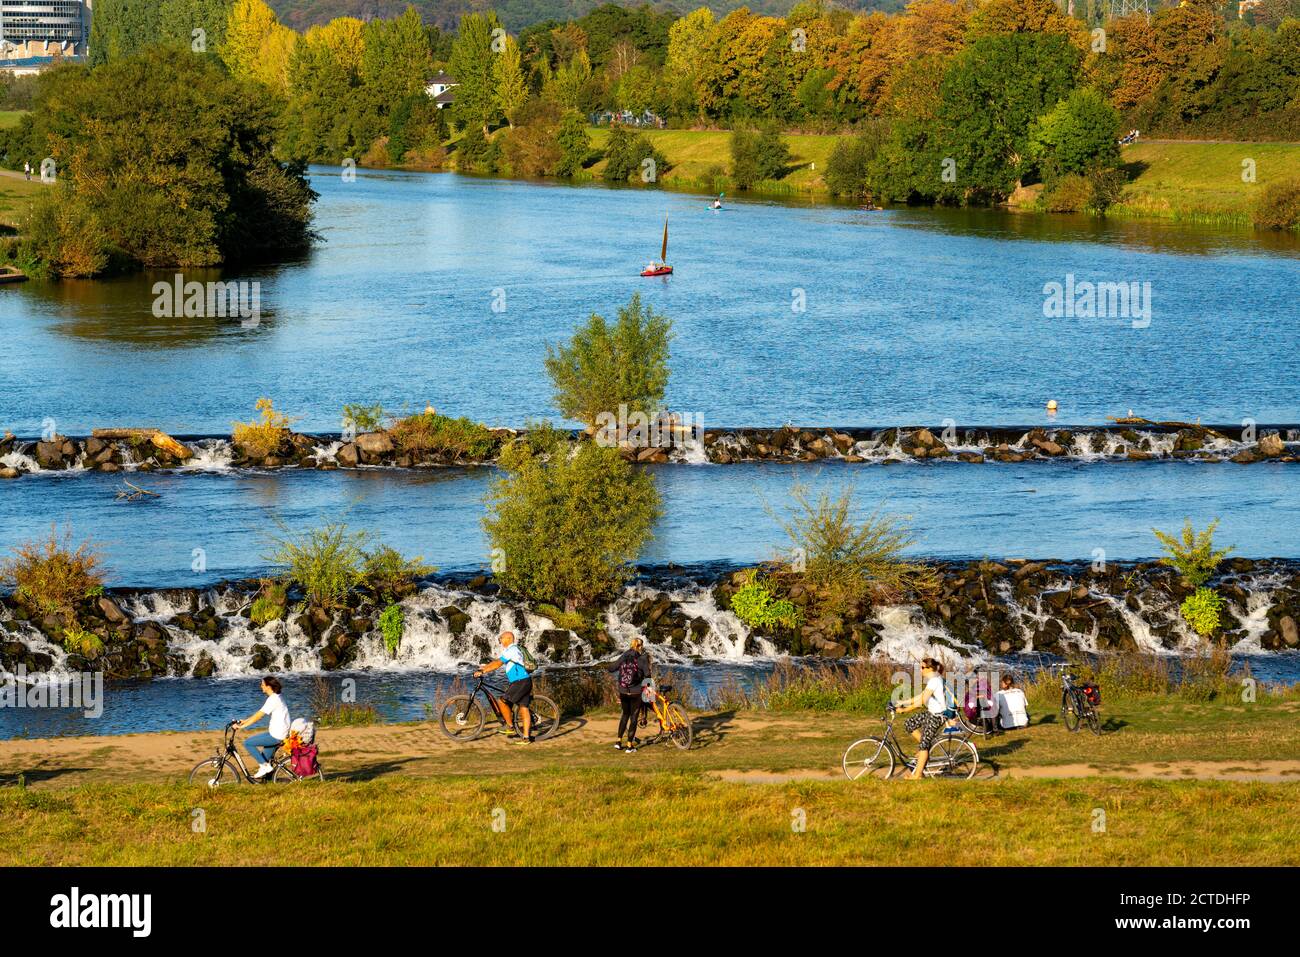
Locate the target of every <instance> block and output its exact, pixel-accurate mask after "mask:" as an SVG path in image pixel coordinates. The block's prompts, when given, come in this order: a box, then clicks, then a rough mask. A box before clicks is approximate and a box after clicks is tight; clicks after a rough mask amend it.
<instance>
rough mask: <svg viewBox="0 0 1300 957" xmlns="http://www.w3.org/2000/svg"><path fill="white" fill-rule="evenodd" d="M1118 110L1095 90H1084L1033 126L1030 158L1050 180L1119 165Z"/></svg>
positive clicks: (1030, 140)
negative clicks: (1031, 157)
mask: <svg viewBox="0 0 1300 957" xmlns="http://www.w3.org/2000/svg"><path fill="white" fill-rule="evenodd" d="M1119 125H1120V118H1119V113H1118V111H1116V109H1115V108H1114V107H1113V106H1111V105H1110V104H1109V103H1107V102H1106V99H1105V97H1103V96H1102V95H1101V94H1100V93H1098V92H1097V91H1096V90H1093V89H1090V88H1087V87H1081V88H1079V89H1077V90H1074V91H1073V92H1072V93H1070V95H1069V96H1067V97H1066V98H1065V99H1063V100H1061V101H1060V102H1059V103H1057V104H1056V106H1054V107H1053V108H1052V109H1051V110H1050V111H1049V112H1047V113H1046V114H1044V115H1043V116H1042V117H1040V118H1039V120H1038V121H1037V122H1036V123H1035V124H1034V125H1033V127H1032V129H1031V130H1030V134H1029V145H1030V155H1031V156H1033V158H1034V159H1035V160H1036V161H1037V162H1038V164H1039V168H1040V170H1041V171H1042V173H1043V176H1044V178H1045V179H1047V180H1049V181H1050V180H1052V179H1055V178H1056V177H1058V176H1063V175H1065V174H1068V173H1080V174H1082V173H1087V172H1090V171H1092V170H1097V169H1113V168H1114V167H1116V166H1118V165H1119V145H1118V137H1119Z"/></svg>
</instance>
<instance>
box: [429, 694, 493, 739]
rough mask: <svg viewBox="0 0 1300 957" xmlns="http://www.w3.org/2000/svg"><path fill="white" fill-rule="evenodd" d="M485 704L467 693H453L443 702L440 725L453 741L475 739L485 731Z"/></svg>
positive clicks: (439, 719) (439, 717) (439, 716)
mask: <svg viewBox="0 0 1300 957" xmlns="http://www.w3.org/2000/svg"><path fill="white" fill-rule="evenodd" d="M485 720H486V719H485V718H484V716H483V706H482V705H481V704H479V703H478V702H477V701H475V700H474V699H473V698H472V697H470V696H469V695H467V694H458V695H453V696H452V697H450V698H448V699H447V700H446V701H444V702H443V703H442V710H441V712H440V713H439V714H438V726H439V727H441V728H442V733H443V734H445V735H446V736H447V737H449V738H451V740H453V741H473V740H474V739H475V738H477V737H478V736H479V735H480V734H482V733H483V722H484V721H485Z"/></svg>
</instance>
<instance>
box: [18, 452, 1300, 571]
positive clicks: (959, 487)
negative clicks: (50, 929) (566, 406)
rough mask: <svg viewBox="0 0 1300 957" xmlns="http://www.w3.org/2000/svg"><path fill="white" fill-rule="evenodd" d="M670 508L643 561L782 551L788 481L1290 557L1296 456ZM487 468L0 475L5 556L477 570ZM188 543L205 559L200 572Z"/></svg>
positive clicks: (979, 541) (1007, 528) (1086, 550)
mask: <svg viewBox="0 0 1300 957" xmlns="http://www.w3.org/2000/svg"><path fill="white" fill-rule="evenodd" d="M650 468H651V470H652V471H653V472H654V474H655V475H656V478H657V481H658V485H659V489H660V492H661V495H662V498H663V503H664V514H663V517H662V519H661V520H660V522H659V524H658V526H657V527H656V529H655V538H654V540H653V542H651V543H650V545H649V547H648V548H647V550H646V552H645V554H644V556H643V561H644V562H645V563H646V564H653V565H664V564H668V563H670V562H673V563H678V564H695V563H701V562H711V561H722V562H755V561H761V560H763V559H766V558H770V557H772V555H773V553H774V551H775V549H777V548H778V547H782V546H785V545H788V544H789V543H788V542H787V541H786V540H785V536H784V533H783V531H782V528H781V525H780V522H779V521H778V519H779V517H780V516H781V515H782V513H783V512H785V511H786V509H788V508H789V506H790V504H791V498H790V491H791V487H792V486H793V484H794V483H795V482H796V481H798V482H802V483H805V484H807V485H808V486H809V487H810V488H811V489H812V491H813V493H814V495H815V494H817V493H819V492H821V491H823V490H824V491H827V492H829V493H830V494H832V495H834V494H837V493H838V492H839V490H840V489H841V488H843V487H844V486H846V485H848V486H852V487H853V489H854V496H855V506H856V510H857V514H858V515H859V516H863V517H865V516H866V515H867V514H869V513H870V512H871V511H872V510H874V509H877V508H880V509H883V510H885V511H887V512H893V513H896V514H899V515H904V516H909V517H910V520H911V525H912V529H913V532H914V533H915V536H916V541H915V542H914V543H913V545H912V547H911V549H910V550H911V552H912V553H913V554H916V555H921V556H928V557H934V558H982V557H985V556H988V557H993V558H1011V557H1032V558H1057V559H1061V560H1074V559H1083V560H1092V559H1094V558H1095V557H1097V555H1096V552H1097V550H1098V549H1100V550H1102V552H1104V554H1105V556H1106V557H1107V558H1108V559H1109V560H1128V559H1139V558H1148V557H1152V556H1154V555H1157V554H1159V551H1160V549H1159V546H1158V544H1157V542H1156V540H1155V538H1154V536H1153V535H1152V534H1151V529H1152V527H1157V528H1161V529H1165V530H1170V529H1174V530H1176V529H1178V528H1180V527H1181V526H1182V523H1183V520H1184V518H1191V519H1192V520H1193V522H1194V523H1195V524H1196V525H1197V526H1198V527H1203V526H1204V525H1206V524H1207V523H1208V522H1210V521H1211V520H1213V519H1214V518H1220V519H1221V524H1220V526H1219V530H1218V533H1217V538H1216V540H1217V541H1219V542H1221V543H1224V544H1230V545H1235V546H1236V549H1237V554H1241V555H1247V556H1251V557H1259V558H1263V557H1276V558H1300V535H1297V534H1296V533H1297V530H1300V495H1297V494H1296V491H1295V490H1296V481H1297V479H1296V471H1295V468H1296V467H1295V466H1294V465H1285V464H1272V463H1262V464H1258V465H1250V466H1239V465H1234V464H1230V463H1222V464H1215V463H1200V462H1190V461H1178V462H1168V461H1165V462H1132V463H1129V462H1117V463H1116V462H1112V463H1098V462H1070V461H1056V462H1033V463H1028V462H1027V463H1022V464H1018V465H1013V464H999V465H964V464H961V463H955V462H941V463H927V464H911V463H907V464H899V465H890V466H879V465H875V466H871V465H852V464H845V463H840V462H829V463H826V464H825V465H821V466H799V467H795V466H791V465H777V464H770V463H750V464H738V465H665V466H651V467H650ZM493 474H494V470H493V469H490V468H473V469H458V468H456V469H436V470H428V471H401V470H394V469H373V470H360V471H339V472H317V471H311V470H287V471H280V472H275V473H269V474H265V473H264V474H258V473H250V472H209V473H198V474H163V473H158V474H153V475H149V476H147V477H144V478H139V477H138V478H137V479H136V481H137V482H139V483H141V484H142V485H143V486H144V487H146V488H148V489H150V490H151V491H155V492H157V493H158V497H157V498H153V499H147V500H139V501H134V502H128V501H124V500H119V499H117V498H116V491H117V489H118V488H120V486H121V477H120V476H115V475H108V474H103V473H98V472H81V473H71V474H59V473H53V474H51V473H44V474H40V475H33V476H27V477H25V478H22V479H18V480H16V481H11V482H8V483H6V484H5V485H3V486H0V553H3V552H7V551H8V550H9V549H10V548H11V547H13V546H14V545H16V544H17V543H18V542H21V541H25V540H29V539H31V538H34V537H41V536H44V535H48V534H49V531H50V528H51V525H52V524H55V523H57V524H58V525H59V526H60V528H62V529H70V530H71V531H72V533H73V535H74V537H75V538H77V539H90V540H92V541H94V542H96V543H98V544H99V545H100V546H101V548H102V550H103V552H104V554H105V557H106V560H107V565H108V577H109V581H110V583H111V584H113V585H118V586H139V587H173V586H183V585H198V584H205V583H209V582H215V581H219V580H222V579H230V578H238V577H244V576H247V575H253V574H256V573H259V572H261V571H264V570H265V569H266V568H267V563H266V560H265V558H264V556H265V555H266V553H267V552H268V551H270V544H271V542H270V539H271V537H272V536H274V535H278V534H280V527H279V526H280V525H281V524H283V525H287V526H288V527H290V528H293V529H301V528H306V527H310V526H314V525H318V524H320V523H322V522H325V521H335V520H342V521H345V522H347V523H348V524H349V525H350V526H353V527H355V528H357V529H365V530H367V531H369V532H371V533H373V534H374V535H376V536H377V537H378V538H380V539H382V540H383V541H385V542H388V543H389V544H391V545H394V546H395V547H398V548H400V549H402V550H403V551H405V552H407V553H409V554H417V555H421V556H423V557H424V559H425V561H426V562H429V563H431V564H434V565H436V566H438V567H439V568H440V569H442V570H443V571H456V570H462V569H471V568H479V567H485V566H486V565H487V564H488V545H487V543H486V540H485V538H484V536H483V531H482V528H481V526H480V524H479V523H480V519H481V517H482V515H483V511H484V506H483V495H484V493H485V491H486V490H487V485H488V482H489V480H490V479H491V477H492V476H493ZM196 549H201V557H202V562H200V563H198V564H201V565H202V569H201V570H199V571H196V570H195V565H196V562H195V558H196V554H199V553H196V551H195V550H196Z"/></svg>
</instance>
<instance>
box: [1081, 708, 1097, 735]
mask: <svg viewBox="0 0 1300 957" xmlns="http://www.w3.org/2000/svg"><path fill="white" fill-rule="evenodd" d="M1083 717H1084V719H1085V720H1086V721H1087V722H1088V730H1089V731H1091V732H1092V733H1093V734H1101V715H1099V714H1098V713H1097V709H1096V708H1094V707H1093V706H1092V705H1088V710H1087V711H1085V712H1084V713H1083Z"/></svg>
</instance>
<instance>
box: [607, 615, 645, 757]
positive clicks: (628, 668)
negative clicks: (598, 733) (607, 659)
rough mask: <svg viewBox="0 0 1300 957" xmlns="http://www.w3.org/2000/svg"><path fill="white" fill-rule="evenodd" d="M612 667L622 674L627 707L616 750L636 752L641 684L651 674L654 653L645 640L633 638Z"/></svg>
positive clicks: (621, 701) (622, 698)
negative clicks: (647, 649) (630, 644)
mask: <svg viewBox="0 0 1300 957" xmlns="http://www.w3.org/2000/svg"><path fill="white" fill-rule="evenodd" d="M609 670H610V673H611V674H614V675H617V676H618V678H617V681H618V703H619V705H620V706H621V707H622V709H623V713H622V714H621V715H620V716H619V719H618V740H617V741H616V742H614V750H616V751H626V752H627V753H628V754H636V746H637V737H636V725H637V721H638V720H640V718H641V707H642V700H641V685H642V683H643V682H644V681H645V680H646V679H647V678H649V677H650V656H649V655H648V654H646V650H645V642H644V641H643V640H642V639H640V638H633V639H632V646H631V647H630V648H628V650H627V651H625V652H623V654H621V655H619V658H618V660H617V661H615V662H614V664H613V665H611V666H610V669H609ZM625 730H626V736H624V731H625Z"/></svg>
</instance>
